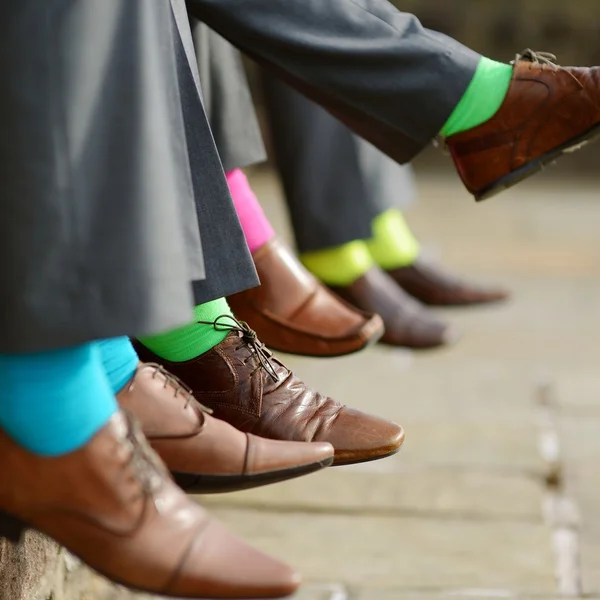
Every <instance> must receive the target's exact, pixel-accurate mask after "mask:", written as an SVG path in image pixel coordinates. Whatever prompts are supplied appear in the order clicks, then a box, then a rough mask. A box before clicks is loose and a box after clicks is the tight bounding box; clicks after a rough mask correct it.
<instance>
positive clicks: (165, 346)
mask: <svg viewBox="0 0 600 600" xmlns="http://www.w3.org/2000/svg"><path fill="white" fill-rule="evenodd" d="M231 314H232V313H231V309H230V308H229V305H228V304H227V300H225V298H219V299H217V300H213V301H212V302H206V303H205V304H199V305H198V306H196V308H194V317H195V318H194V321H193V322H192V323H190V324H189V325H184V326H183V327H178V328H177V329H174V330H173V331H168V332H167V333H160V334H158V335H153V336H148V337H144V338H140V342H141V343H142V344H144V346H146V348H148V350H150V351H152V352H154V354H158V356H160V357H161V358H164V359H165V360H170V361H173V362H184V361H186V360H192V358H196V357H198V356H200V355H201V354H204V353H205V352H208V351H209V350H210V349H211V348H214V347H215V346H216V345H217V344H220V343H221V342H222V341H223V340H224V339H225V338H226V337H227V334H228V332H227V331H224V330H223V329H215V327H213V326H212V325H206V324H204V323H198V321H207V322H210V323H212V322H213V321H214V320H215V319H217V318H218V317H220V316H221V315H231Z"/></svg>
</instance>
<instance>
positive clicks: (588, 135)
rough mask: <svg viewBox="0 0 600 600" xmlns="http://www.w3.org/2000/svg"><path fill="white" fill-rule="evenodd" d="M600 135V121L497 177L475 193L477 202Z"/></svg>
mask: <svg viewBox="0 0 600 600" xmlns="http://www.w3.org/2000/svg"><path fill="white" fill-rule="evenodd" d="M598 137H600V123H597V124H596V125H594V126H593V127H592V128H590V129H588V130H587V131H586V132H585V133H583V134H581V135H580V136H577V137H575V138H572V139H570V140H569V141H568V142H565V143H564V144H562V145H561V146H557V147H556V148H554V149H553V150H550V151H549V152H546V154H542V156H540V157H539V158H536V159H535V160H532V161H530V162H528V163H527V164H526V165H524V166H522V167H521V168H519V169H517V170H516V171H513V172H512V173H509V174H508V175H505V176H504V177H502V178H500V179H497V180H496V181H494V183H492V184H490V185H489V186H487V187H485V188H483V190H481V191H480V192H479V193H477V194H474V196H475V200H476V201H477V202H481V201H483V200H487V199H488V198H492V197H493V196H495V195H496V194H499V193H500V192H503V191H504V190H507V189H508V188H510V187H512V186H513V185H516V184H517V183H520V182H521V181H523V180H524V179H527V178H528V177H531V176H532V175H535V174H536V173H537V172H538V171H541V170H542V169H543V168H544V167H545V166H546V165H547V164H548V163H551V162H553V161H555V160H556V159H558V158H560V157H561V156H562V155H563V154H571V153H572V152H576V151H577V150H579V149H580V148H583V146H585V145H587V144H589V143H591V142H594V141H596V140H597V139H598Z"/></svg>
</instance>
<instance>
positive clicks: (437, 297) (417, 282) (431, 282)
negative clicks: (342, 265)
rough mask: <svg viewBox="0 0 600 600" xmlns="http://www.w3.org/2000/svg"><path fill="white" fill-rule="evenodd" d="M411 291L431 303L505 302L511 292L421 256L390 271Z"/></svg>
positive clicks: (399, 282) (391, 274)
mask: <svg viewBox="0 0 600 600" xmlns="http://www.w3.org/2000/svg"><path fill="white" fill-rule="evenodd" d="M387 273H388V275H389V276H390V277H391V278H392V279H393V280H394V281H395V282H396V283H397V284H398V285H399V286H400V287H401V288H402V289H403V290H404V291H405V292H407V293H408V294H410V295H411V296H412V297H413V298H416V299H417V300H419V301H420V302H423V303H424V304H428V305H429V306H470V305H473V304H491V303H495V302H502V301H503V300H506V299H507V298H508V296H509V294H508V292H507V291H506V290H503V289H501V288H493V287H483V286H480V285H475V284H473V283H468V282H466V281H462V280H461V279H459V278H458V277H455V276H454V275H451V274H450V273H449V272H448V271H446V270H445V269H442V267H440V266H438V265H436V264H433V263H431V262H429V261H427V260H425V259H424V258H422V257H419V258H418V259H417V260H416V261H415V262H414V264H412V265H409V266H407V267H401V268H399V269H392V270H390V271H387Z"/></svg>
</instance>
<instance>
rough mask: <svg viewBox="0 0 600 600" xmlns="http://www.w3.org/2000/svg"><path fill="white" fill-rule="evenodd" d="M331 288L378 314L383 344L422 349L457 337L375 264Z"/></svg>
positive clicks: (349, 300) (436, 345)
mask: <svg viewBox="0 0 600 600" xmlns="http://www.w3.org/2000/svg"><path fill="white" fill-rule="evenodd" d="M331 289H332V290H333V291H334V292H335V293H336V294H339V295H340V296H341V297H342V298H344V299H345V300H347V301H348V302H350V303H352V304H354V305H355V306H358V307H359V308H361V309H363V310H367V311H374V312H377V313H378V314H380V315H381V317H382V318H383V323H384V326H385V333H384V334H383V337H382V338H381V343H382V344H388V345H390V346H401V347H405V348H419V349H424V348H436V347H438V346H444V345H446V344H451V343H453V342H455V341H456V340H457V339H458V335H457V333H456V332H455V330H454V329H452V328H451V327H450V326H449V325H447V324H446V323H443V322H442V321H440V320H439V319H438V318H437V317H435V316H434V315H433V314H432V313H431V312H430V311H428V310H427V309H426V308H425V307H424V306H422V305H421V304H419V303H418V302H417V301H416V300H415V299H414V298H411V297H410V296H409V295H408V294H407V293H406V292H404V291H403V290H402V289H401V288H400V287H399V286H398V285H397V284H396V283H395V281H394V280H393V279H392V278H391V277H390V276H389V275H388V274H387V273H385V272H384V271H382V270H381V269H379V268H378V267H374V268H372V269H371V270H369V271H368V272H367V273H365V275H363V276H362V277H360V278H359V279H357V280H356V281H355V282H354V283H353V284H352V285H349V286H346V287H333V288H331Z"/></svg>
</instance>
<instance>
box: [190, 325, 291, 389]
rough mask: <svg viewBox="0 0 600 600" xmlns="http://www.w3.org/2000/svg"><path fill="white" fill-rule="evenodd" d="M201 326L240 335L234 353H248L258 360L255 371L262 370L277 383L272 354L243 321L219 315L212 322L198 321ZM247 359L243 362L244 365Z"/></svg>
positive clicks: (277, 378)
mask: <svg viewBox="0 0 600 600" xmlns="http://www.w3.org/2000/svg"><path fill="white" fill-rule="evenodd" d="M198 323H201V324H203V325H212V326H213V327H214V328H215V329H216V330H217V331H231V332H236V333H238V334H240V340H241V341H240V344H238V346H237V347H236V349H235V350H236V352H237V351H238V350H240V349H241V348H242V347H246V348H247V349H248V350H249V351H250V356H249V357H248V358H251V357H256V358H257V359H258V365H257V369H263V370H264V371H265V372H266V373H267V375H269V377H271V379H272V380H273V381H275V382H277V381H279V376H278V375H277V370H276V369H275V367H274V366H273V363H272V362H271V359H272V358H273V353H272V352H271V351H270V350H269V349H268V348H267V347H266V346H265V345H264V344H263V343H262V342H261V341H260V340H259V339H258V336H257V335H256V331H254V330H253V329H251V328H250V327H249V326H248V323H246V322H245V321H238V319H236V318H235V317H234V316H233V315H219V316H218V317H217V318H216V319H215V320H214V321H198ZM247 360H248V359H246V360H244V364H245V363H246V362H247Z"/></svg>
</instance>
